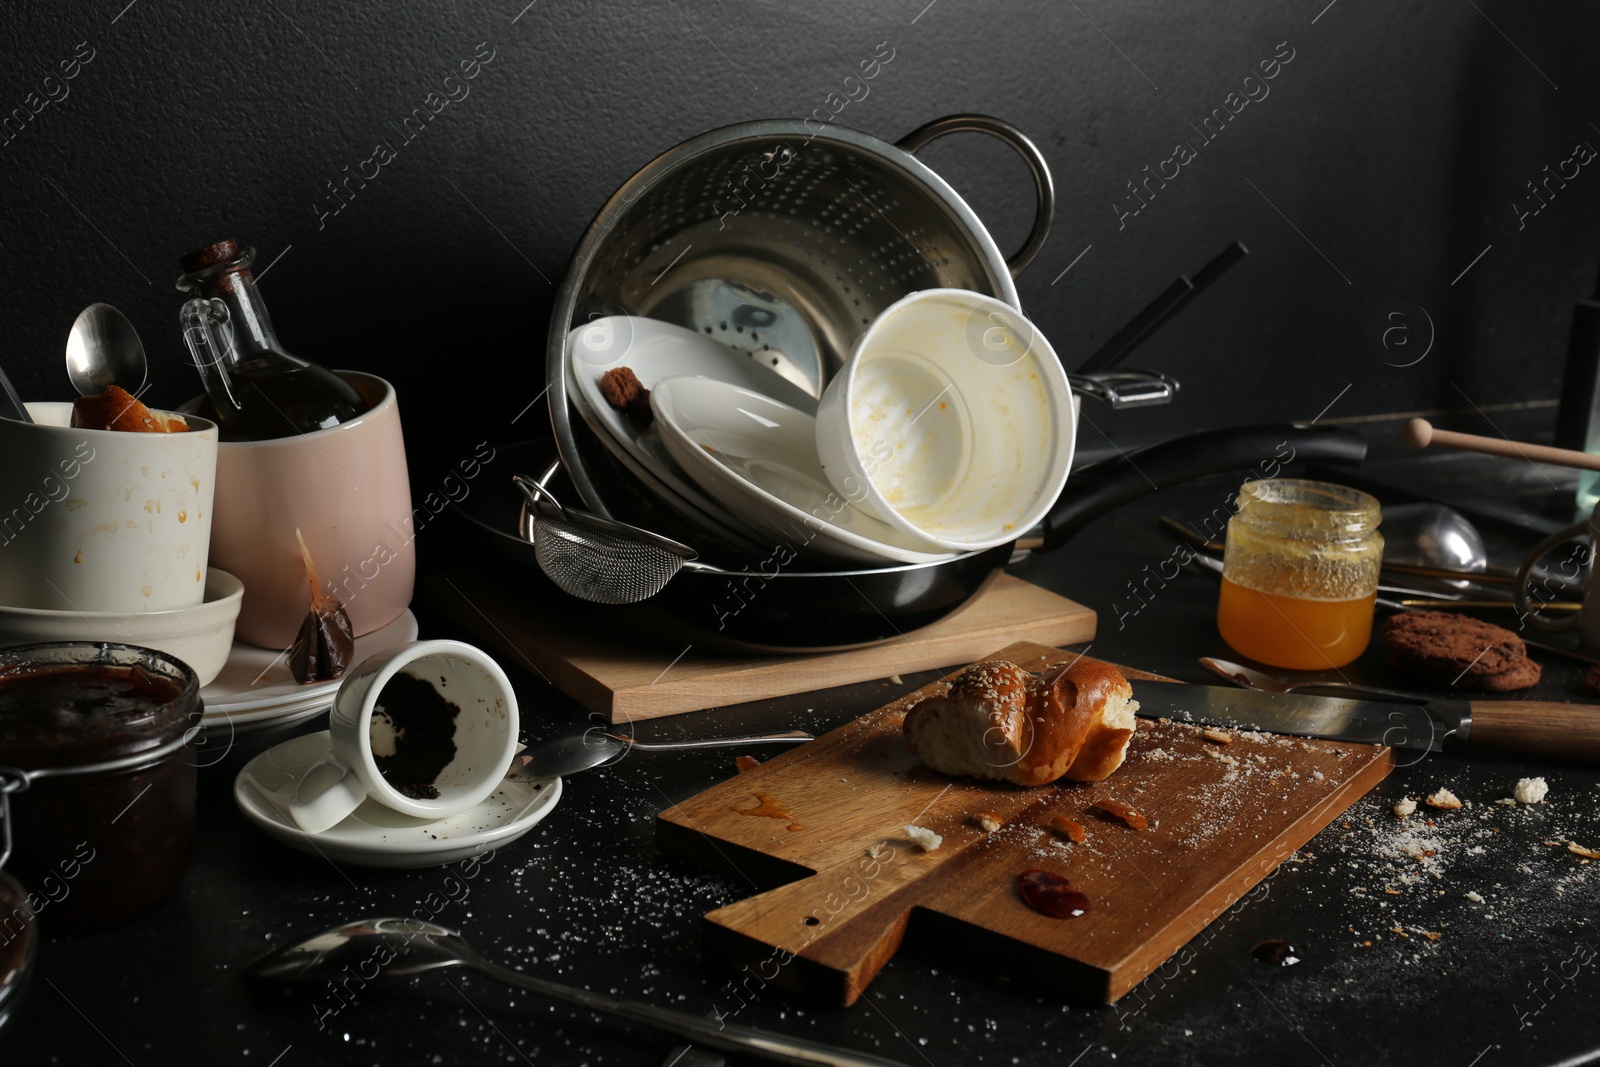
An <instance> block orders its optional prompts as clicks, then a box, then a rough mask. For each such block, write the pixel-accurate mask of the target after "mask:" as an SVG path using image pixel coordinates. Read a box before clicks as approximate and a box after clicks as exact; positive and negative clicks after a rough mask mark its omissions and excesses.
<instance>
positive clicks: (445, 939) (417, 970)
mask: <svg viewBox="0 0 1600 1067" xmlns="http://www.w3.org/2000/svg"><path fill="white" fill-rule="evenodd" d="M446 967H465V968H467V969H468V970H471V971H476V972H477V973H478V974H481V975H483V976H485V977H487V978H493V979H494V980H495V981H498V982H504V983H506V984H507V985H512V986H520V987H521V988H523V989H531V990H533V991H534V992H536V993H542V994H544V995H545V996H548V997H553V998H555V999H556V1000H561V1001H565V1002H566V1003H568V1004H575V1005H577V1006H578V1007H580V1008H586V1009H588V1010H589V1011H594V1012H600V1013H602V1014H605V1015H614V1016H617V1017H618V1018H621V1019H626V1020H628V1021H629V1022H633V1023H638V1024H640V1025H642V1026H648V1027H651V1028H653V1029H656V1030H662V1031H665V1032H667V1033H670V1034H676V1035H677V1036H679V1037H683V1038H687V1039H689V1040H690V1041H693V1042H695V1043H697V1044H700V1045H707V1046H710V1047H711V1048H719V1049H727V1050H728V1051H730V1052H739V1053H743V1054H745V1055H749V1056H756V1057H760V1058H761V1059H765V1060H770V1061H772V1062H774V1063H789V1064H802V1065H804V1064H835V1065H838V1067H904V1065H903V1064H899V1063H897V1062H896V1061H894V1060H887V1059H884V1058H883V1057H881V1056H869V1055H865V1054H863V1053H858V1052H851V1051H850V1050H848V1049H843V1048H838V1047H837V1046H834V1045H825V1044H823V1043H821V1042H817V1041H806V1040H804V1039H802V1038H793V1037H784V1036H782V1035H779V1034H774V1033H772V1032H770V1031H767V1030H758V1029H756V1028H755V1027H753V1026H738V1025H735V1024H732V1023H727V1022H724V1021H722V1020H720V1019H716V1018H701V1017H699V1016H694V1015H689V1014H687V1013H685V1012H679V1011H672V1010H671V1009H668V1008H658V1007H656V1006H654V1005H652V1004H640V1003H638V1002H636V1001H629V1000H620V999H618V998H616V997H611V996H606V995H604V994H601V993H595V992H592V991H590V990H587V989H579V988H577V987H576V986H569V985H564V984H562V983H560V982H552V981H550V980H549V979H547V978H536V977H534V976H533V975H530V974H523V973H522V972H521V971H513V970H511V969H510V968H509V967H502V966H500V965H499V964H497V963H491V962H490V961H488V960H486V959H484V958H483V957H482V956H480V955H478V953H477V952H475V951H473V949H472V947H471V946H470V945H468V944H467V943H466V941H464V940H462V938H461V935H460V934H458V933H456V931H454V930H450V929H447V928H445V927H443V926H438V925H436V924H434V923H429V922H422V921H420V920H417V919H392V918H391V919H360V920H357V921H355V922H349V923H345V924H344V925H342V926H335V927H334V928H333V929H331V930H327V931H324V932H323V933H320V934H317V935H316V936H314V937H308V938H306V939H305V940H304V941H301V942H300V943H298V944H295V945H291V946H289V947H288V948H282V949H279V950H278V951H276V952H272V953H269V954H268V955H266V956H263V957H261V958H260V959H258V960H256V961H255V962H254V963H252V964H250V965H249V966H248V967H247V968H245V972H246V973H247V974H249V975H251V976H253V977H256V978H269V979H280V980H287V981H297V982H323V981H343V980H345V979H347V978H348V977H349V976H350V975H351V974H352V973H358V974H360V976H361V980H362V982H363V983H368V984H377V983H380V982H385V981H388V982H393V981H395V980H398V979H404V978H408V977H410V976H412V975H417V974H422V973H423V972H425V971H435V970H440V969H442V968H446ZM369 970H370V971H371V972H373V973H372V975H371V976H370V977H369V976H368V973H367V972H368V971H369Z"/></svg>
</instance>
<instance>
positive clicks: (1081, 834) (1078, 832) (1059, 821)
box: [1050, 809, 1142, 845]
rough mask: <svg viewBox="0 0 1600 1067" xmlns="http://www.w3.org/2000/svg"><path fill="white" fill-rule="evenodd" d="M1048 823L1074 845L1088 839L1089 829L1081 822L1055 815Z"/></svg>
mask: <svg viewBox="0 0 1600 1067" xmlns="http://www.w3.org/2000/svg"><path fill="white" fill-rule="evenodd" d="M1130 810H1131V809H1130ZM1135 814H1137V813H1135ZM1050 825H1051V826H1052V827H1054V828H1055V829H1056V830H1058V831H1060V832H1061V833H1063V834H1065V835H1066V836H1067V840H1069V841H1071V842H1072V843H1073V844H1074V845H1081V844H1083V843H1084V842H1085V841H1087V840H1089V831H1088V830H1086V829H1084V826H1083V823H1081V822H1076V821H1074V820H1072V819H1069V818H1067V817H1066V816H1064V815H1057V816H1055V817H1054V818H1052V819H1051V820H1050ZM1141 829H1142V827H1141Z"/></svg>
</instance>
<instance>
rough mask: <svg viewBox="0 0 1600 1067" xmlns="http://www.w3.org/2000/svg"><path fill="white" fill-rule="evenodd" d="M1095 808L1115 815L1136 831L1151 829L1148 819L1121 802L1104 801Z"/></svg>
mask: <svg viewBox="0 0 1600 1067" xmlns="http://www.w3.org/2000/svg"><path fill="white" fill-rule="evenodd" d="M1095 807H1097V808H1099V809H1100V810H1101V811H1103V812H1105V813H1106V814H1107V815H1115V816H1116V817H1117V818H1119V819H1121V820H1122V821H1123V822H1125V823H1127V824H1128V825H1129V826H1131V827H1133V828H1134V829H1135V830H1148V829H1150V820H1148V819H1146V818H1145V817H1144V816H1143V815H1141V814H1139V812H1138V811H1136V810H1135V809H1134V808H1132V807H1130V806H1129V805H1127V804H1124V803H1123V802H1122V801H1120V800H1110V799H1107V800H1102V801H1100V802H1099V803H1098V804H1096V805H1095Z"/></svg>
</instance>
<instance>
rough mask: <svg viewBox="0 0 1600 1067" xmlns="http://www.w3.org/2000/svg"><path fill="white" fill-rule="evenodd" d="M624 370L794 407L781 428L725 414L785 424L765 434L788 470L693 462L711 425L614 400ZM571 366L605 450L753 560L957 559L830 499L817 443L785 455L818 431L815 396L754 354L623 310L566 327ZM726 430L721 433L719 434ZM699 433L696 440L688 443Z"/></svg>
mask: <svg viewBox="0 0 1600 1067" xmlns="http://www.w3.org/2000/svg"><path fill="white" fill-rule="evenodd" d="M616 367H626V368H628V369H629V370H631V371H632V372H633V374H634V376H635V377H636V378H637V379H638V380H639V383H640V384H641V385H643V386H644V387H645V388H646V389H650V390H652V392H654V391H655V390H656V389H657V388H658V387H659V386H661V385H662V384H663V383H666V382H669V381H670V382H673V383H678V384H677V388H676V392H675V393H674V395H677V396H680V397H681V396H683V395H684V394H687V393H688V392H690V391H691V390H692V389H693V388H694V385H695V382H696V380H699V381H700V382H703V383H705V386H706V388H707V391H711V392H715V390H717V389H718V388H719V387H720V388H722V389H725V390H737V391H740V392H741V393H743V394H744V395H747V396H751V397H754V398H755V400H754V401H752V403H751V404H746V405H745V407H746V408H749V407H752V406H754V403H755V402H757V401H763V400H764V402H766V403H767V404H769V405H771V407H772V410H781V411H783V412H787V413H789V416H788V417H787V418H785V419H783V420H782V421H783V425H782V426H781V427H780V426H779V425H778V423H775V422H769V423H768V424H767V425H766V426H765V427H762V425H761V423H762V420H761V418H759V417H757V416H752V415H749V414H748V412H740V411H738V410H737V409H736V408H729V409H728V410H727V412H726V414H727V415H728V416H729V417H731V418H733V419H735V420H740V417H741V415H743V416H744V419H743V420H740V421H745V422H746V428H749V429H763V428H764V429H767V430H774V431H776V432H774V433H769V434H760V435H758V437H757V439H756V440H758V441H759V444H760V448H761V450H763V452H764V454H768V455H769V458H770V454H771V453H772V452H773V451H774V450H776V451H777V452H778V453H779V454H780V455H779V457H778V459H779V465H780V466H782V467H783V468H784V469H785V472H786V473H785V475H783V476H777V477H774V478H764V477H757V476H756V475H755V474H754V471H755V470H756V468H757V467H759V466H760V464H757V465H756V466H755V467H752V466H750V465H749V464H745V463H743V462H742V459H740V460H735V461H734V462H733V463H732V464H731V465H729V466H726V467H724V466H723V465H721V464H718V463H716V462H715V461H709V462H696V460H697V459H704V458H706V457H704V456H700V455H698V454H697V455H695V456H690V457H688V458H689V462H684V461H683V460H684V458H685V452H686V450H688V451H693V452H696V453H698V452H699V450H701V449H704V450H705V451H706V452H707V453H709V454H711V455H716V454H717V453H716V450H715V446H714V445H713V444H712V443H711V442H710V441H709V440H701V439H700V438H701V437H704V436H705V434H703V433H701V432H700V431H701V430H703V429H705V427H702V426H700V425H698V424H697V425H692V426H691V425H689V424H687V423H686V422H685V421H684V418H682V417H679V415H678V406H677V405H674V407H673V409H672V410H671V411H668V412H666V413H665V417H662V413H661V411H660V408H659V405H657V412H658V417H657V418H656V419H652V420H651V421H649V422H641V421H639V420H636V419H633V418H631V417H629V416H628V415H626V414H624V413H623V412H621V411H618V410H617V409H616V408H614V407H612V406H611V405H610V404H609V403H608V402H607V401H606V399H605V397H604V395H603V394H602V393H601V391H600V379H601V378H602V377H603V376H604V375H605V373H606V372H607V371H609V370H612V369H613V368H616ZM567 368H568V379H569V384H570V388H569V390H568V392H569V394H570V395H571V397H572V403H573V406H574V407H575V408H576V409H577V410H578V413H579V414H580V415H581V416H582V417H583V419H584V421H585V422H587V423H588V424H589V426H590V428H591V429H593V430H594V432H595V436H597V437H598V438H599V439H600V441H601V442H602V443H603V444H604V445H605V447H606V448H607V449H608V450H609V451H610V452H611V453H612V454H613V455H615V456H616V457H617V459H618V460H620V461H621V462H622V463H623V465H624V466H626V467H627V468H628V469H629V470H630V471H632V472H633V473H634V474H635V475H637V476H638V477H639V478H640V479H641V480H642V481H643V482H644V483H645V484H646V485H648V486H650V487H651V488H652V489H653V490H654V491H655V495H656V496H657V497H658V498H659V499H660V500H661V501H662V502H663V503H665V504H666V505H667V506H668V507H670V508H672V509H673V510H674V511H675V512H677V513H678V514H679V515H681V516H683V517H684V518H685V519H687V520H688V521H690V522H692V523H694V524H695V525H697V526H698V527H699V528H700V529H703V530H706V531H708V532H709V533H712V534H714V535H716V536H717V537H718V538H720V539H721V540H722V541H724V542H727V543H730V544H733V545H737V546H739V547H741V548H743V549H744V550H745V551H746V552H749V553H751V554H752V556H753V557H754V558H767V557H770V556H771V555H772V553H773V551H774V548H775V547H777V546H779V545H780V544H781V545H784V546H787V547H789V548H791V549H793V550H794V551H795V552H796V553H797V554H799V555H802V556H809V557H812V558H822V559H832V560H847V561H850V562H853V563H857V564H860V563H869V564H870V563H888V562H897V563H923V562H928V561H930V560H935V559H941V558H944V556H945V555H948V553H930V552H927V551H918V550H917V549H916V548H914V547H912V546H911V544H910V542H909V540H908V539H907V538H904V537H901V536H899V535H898V534H897V533H896V531H894V530H893V529H891V528H890V527H888V526H887V525H886V524H885V523H882V522H880V521H879V520H877V519H875V518H873V517H872V516H870V515H867V514H865V513H864V512H861V511H859V510H858V509H856V508H854V507H853V506H852V505H850V504H848V503H846V504H845V505H844V506H843V507H842V508H841V507H839V506H837V498H834V499H832V500H829V499H828V498H829V497H830V496H831V495H832V493H833V490H832V489H831V487H829V485H828V483H827V479H826V477H825V476H824V475H823V472H822V468H821V464H820V462H819V461H818V460H817V456H816V447H815V444H814V443H810V444H807V446H806V447H805V448H803V449H801V450H800V451H799V452H798V453H792V454H783V453H784V450H785V448H787V446H788V445H791V444H793V443H794V441H797V440H799V439H800V437H803V436H805V434H808V433H809V434H814V433H815V430H814V422H813V421H812V420H813V417H814V416H815V414H816V410H817V398H816V397H814V396H811V395H810V394H809V393H807V392H805V391H804V390H802V389H801V388H799V387H798V386H796V385H795V384H794V383H792V382H790V381H789V380H788V379H787V378H784V377H782V376H781V375H779V374H778V373H777V372H776V371H774V370H772V369H771V368H770V367H767V366H766V365H764V364H762V363H760V362H758V361H757V359H755V358H754V356H752V355H745V354H744V353H742V352H738V351H735V350H734V349H732V348H729V347H728V346H727V345H723V344H719V343H718V342H716V341H714V340H712V339H711V338H709V337H706V336H703V335H701V334H698V333H695V332H694V331H693V330H687V329H684V328H683V327H681V326H675V325H673V324H672V323H668V322H661V321H658V320H656V319H647V318H640V317H638V316H632V315H614V316H610V317H607V318H600V319H595V320H593V321H591V322H589V323H587V324H585V325H583V326H580V327H577V328H576V329H574V330H573V331H572V332H571V333H569V334H568V335H567ZM697 395H698V391H697ZM718 398H719V399H725V398H723V397H721V396H720V394H718ZM713 402H715V401H713ZM752 419H753V420H754V421H753V422H750V421H748V420H752ZM795 423H803V424H804V425H802V426H800V427H799V436H796V434H795V432H793V431H794V430H795V428H796V427H795V425H794V424H795ZM727 436H728V435H727V434H726V433H721V432H719V433H718V438H719V440H723V439H726V438H727ZM690 440H692V441H693V443H692V444H688V443H686V442H688V441H690ZM721 458H724V459H727V458H729V457H721ZM763 469H770V466H769V467H767V468H763ZM752 479H753V480H752ZM735 483H738V484H735ZM758 483H760V484H758ZM825 500H827V501H828V503H827V504H826V505H825V506H824V505H823V504H822V502H823V501H825Z"/></svg>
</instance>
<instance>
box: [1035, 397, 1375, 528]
mask: <svg viewBox="0 0 1600 1067" xmlns="http://www.w3.org/2000/svg"><path fill="white" fill-rule="evenodd" d="M1366 455H1367V439H1366V438H1365V437H1362V436H1361V435H1360V434H1359V433H1356V432H1355V431H1354V430H1349V429H1345V428H1343V427H1324V428H1321V429H1319V428H1317V427H1313V426H1292V425H1289V424H1287V423H1269V424H1266V425H1261V426H1237V427H1233V428H1231V429H1226V430H1207V431H1205V432H1203V433H1196V434H1189V435H1187V436H1184V437H1179V438H1176V439H1174V440H1171V441H1164V442H1162V443H1161V444H1159V445H1151V446H1150V447H1149V448H1145V449H1141V450H1139V451H1137V452H1134V453H1133V454H1132V455H1120V456H1115V457H1113V458H1111V459H1108V460H1105V461H1103V462H1101V463H1096V464H1095V465H1094V466H1092V467H1086V468H1084V469H1083V470H1081V471H1079V472H1077V473H1076V474H1074V475H1073V476H1072V478H1071V479H1070V480H1069V481H1068V483H1067V488H1066V490H1065V491H1064V492H1063V493H1062V494H1061V497H1060V499H1059V500H1057V501H1056V506H1055V507H1054V508H1053V509H1052V510H1051V512H1050V514H1049V515H1047V516H1045V520H1044V544H1043V546H1042V547H1043V548H1045V549H1051V548H1055V547H1057V546H1059V545H1061V544H1063V543H1065V542H1066V541H1067V540H1068V539H1070V538H1071V537H1072V536H1073V535H1074V534H1076V533H1077V532H1078V531H1079V530H1082V529H1083V528H1084V527H1085V526H1087V525H1089V523H1091V522H1093V521H1094V520H1095V519H1097V518H1099V517H1100V516H1102V515H1104V514H1106V513H1107V512H1110V511H1112V510H1113V509H1115V508H1118V507H1121V506H1122V505H1123V504H1126V503H1128V502H1129V501H1132V500H1137V499H1138V498H1139V497H1142V496H1144V495H1145V494H1147V493H1153V492H1155V491H1156V490H1158V489H1166V488H1168V487H1169V486H1174V485H1179V484H1182V483H1183V482H1188V481H1193V480H1194V479H1196V478H1202V477H1204V476H1206V475H1208V474H1223V473H1226V472H1227V471H1233V470H1242V469H1244V468H1250V470H1251V471H1252V473H1254V474H1255V476H1257V477H1262V478H1266V477H1276V475H1277V473H1278V471H1279V470H1280V469H1281V468H1282V467H1283V466H1284V465H1285V464H1288V463H1290V462H1292V461H1295V460H1316V461H1319V462H1323V463H1339V464H1344V465H1348V466H1352V467H1353V466H1356V465H1358V464H1360V463H1361V461H1362V460H1363V459H1365V458H1366Z"/></svg>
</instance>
